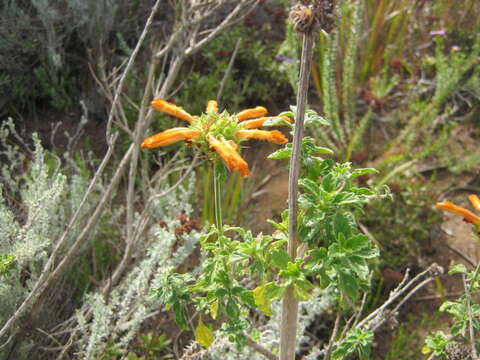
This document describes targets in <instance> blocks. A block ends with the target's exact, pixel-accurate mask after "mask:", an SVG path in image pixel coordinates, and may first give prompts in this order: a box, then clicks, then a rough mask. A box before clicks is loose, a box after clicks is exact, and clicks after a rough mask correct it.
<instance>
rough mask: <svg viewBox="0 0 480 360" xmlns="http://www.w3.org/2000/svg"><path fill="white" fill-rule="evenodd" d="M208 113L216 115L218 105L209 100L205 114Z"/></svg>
mask: <svg viewBox="0 0 480 360" xmlns="http://www.w3.org/2000/svg"><path fill="white" fill-rule="evenodd" d="M210 112H214V113H218V104H217V102H216V101H215V100H210V101H209V102H208V103H207V114H208V113H210Z"/></svg>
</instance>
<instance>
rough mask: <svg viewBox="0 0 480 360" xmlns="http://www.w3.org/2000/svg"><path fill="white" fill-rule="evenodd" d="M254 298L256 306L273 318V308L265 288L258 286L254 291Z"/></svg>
mask: <svg viewBox="0 0 480 360" xmlns="http://www.w3.org/2000/svg"><path fill="white" fill-rule="evenodd" d="M253 298H254V299H255V305H256V306H257V307H258V309H259V310H260V311H261V312H263V313H264V314H265V315H266V316H272V308H271V306H270V300H269V299H268V297H267V296H266V294H265V286H264V285H260V286H257V287H256V288H255V289H254V290H253Z"/></svg>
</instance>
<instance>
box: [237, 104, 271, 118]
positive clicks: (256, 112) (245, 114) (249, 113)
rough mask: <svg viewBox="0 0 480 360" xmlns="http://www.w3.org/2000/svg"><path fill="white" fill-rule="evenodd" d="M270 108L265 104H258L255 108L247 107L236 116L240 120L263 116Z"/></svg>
mask: <svg viewBox="0 0 480 360" xmlns="http://www.w3.org/2000/svg"><path fill="white" fill-rule="evenodd" d="M267 113H268V110H267V109H265V108H264V107H263V106H257V107H256V108H254V109H246V110H243V111H240V112H239V113H238V114H237V115H235V117H236V118H237V120H238V121H243V120H248V119H255V118H258V117H261V116H265V115H267Z"/></svg>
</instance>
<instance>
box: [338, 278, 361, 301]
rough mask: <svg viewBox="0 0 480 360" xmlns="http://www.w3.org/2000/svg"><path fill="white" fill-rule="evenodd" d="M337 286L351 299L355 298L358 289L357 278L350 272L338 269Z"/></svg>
mask: <svg viewBox="0 0 480 360" xmlns="http://www.w3.org/2000/svg"><path fill="white" fill-rule="evenodd" d="M338 276H339V286H340V289H341V290H342V291H343V292H345V294H347V295H348V296H349V297H350V298H351V299H353V300H356V299H357V297H358V289H359V285H358V282H357V279H355V277H353V276H352V275H351V274H349V273H347V272H344V271H339V272H338Z"/></svg>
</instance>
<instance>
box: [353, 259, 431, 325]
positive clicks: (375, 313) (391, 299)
mask: <svg viewBox="0 0 480 360" xmlns="http://www.w3.org/2000/svg"><path fill="white" fill-rule="evenodd" d="M438 268H439V266H438V265H437V264H432V265H430V266H429V267H428V268H427V269H426V270H425V271H423V272H421V273H420V274H418V275H417V276H415V277H414V278H413V279H412V280H410V281H409V282H408V283H407V284H406V285H404V286H403V287H401V288H400V287H398V288H397V289H395V290H394V291H392V292H391V294H390V296H389V298H388V300H387V301H385V303H383V305H382V306H380V307H379V308H378V309H376V310H375V311H373V312H372V313H370V315H368V316H367V317H366V318H365V319H363V320H362V321H361V322H360V323H358V325H357V326H360V327H363V326H365V325H366V324H367V323H368V322H370V321H371V320H372V319H373V318H375V317H376V316H378V315H379V314H380V313H383V311H384V310H385V309H386V308H387V307H388V306H390V304H392V303H393V302H394V301H395V300H396V299H398V298H399V297H400V296H401V295H403V294H404V293H405V292H406V291H407V290H408V289H409V288H410V287H412V286H413V284H415V283H416V282H417V281H418V280H419V279H420V278H422V277H423V276H425V275H427V274H428V273H430V272H432V271H434V270H436V269H438ZM402 284H403V282H402Z"/></svg>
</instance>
